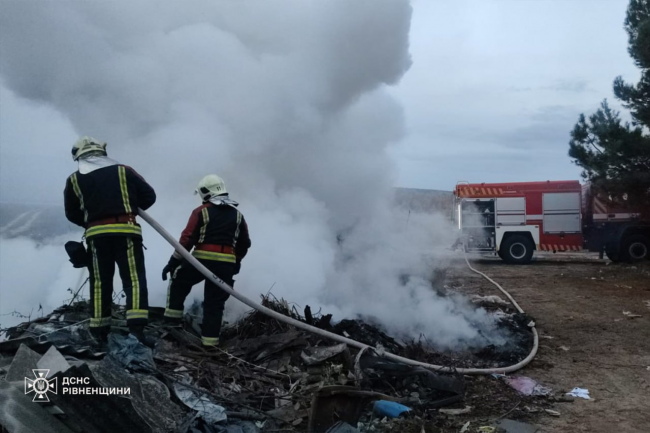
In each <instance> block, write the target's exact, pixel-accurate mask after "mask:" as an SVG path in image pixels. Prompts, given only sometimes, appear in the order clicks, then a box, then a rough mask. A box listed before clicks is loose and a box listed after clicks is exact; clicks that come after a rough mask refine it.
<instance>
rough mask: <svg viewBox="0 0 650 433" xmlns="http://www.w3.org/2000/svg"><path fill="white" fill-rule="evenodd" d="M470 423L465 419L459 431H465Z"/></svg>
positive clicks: (461, 432)
mask: <svg viewBox="0 0 650 433" xmlns="http://www.w3.org/2000/svg"><path fill="white" fill-rule="evenodd" d="M470 424H471V423H470V422H469V421H467V422H466V423H465V424H463V427H462V428H461V429H460V432H459V433H465V432H466V431H467V430H469V425H470Z"/></svg>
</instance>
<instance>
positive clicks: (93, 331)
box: [89, 326, 111, 352]
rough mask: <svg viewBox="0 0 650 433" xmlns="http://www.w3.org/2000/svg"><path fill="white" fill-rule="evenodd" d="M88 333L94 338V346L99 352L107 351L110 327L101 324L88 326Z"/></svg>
mask: <svg viewBox="0 0 650 433" xmlns="http://www.w3.org/2000/svg"><path fill="white" fill-rule="evenodd" d="M89 330H90V335H92V336H93V338H94V339H95V344H94V346H95V348H96V349H97V350H98V351H100V352H107V351H108V334H109V332H111V328H110V327H108V326H102V327H101V328H89Z"/></svg>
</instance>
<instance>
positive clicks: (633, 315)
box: [623, 311, 643, 319]
mask: <svg viewBox="0 0 650 433" xmlns="http://www.w3.org/2000/svg"><path fill="white" fill-rule="evenodd" d="M623 315H624V316H627V318H628V319H636V318H637V317H643V316H642V315H640V314H634V313H632V312H631V311H623Z"/></svg>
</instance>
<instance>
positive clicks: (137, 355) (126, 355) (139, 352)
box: [108, 333, 155, 372]
mask: <svg viewBox="0 0 650 433" xmlns="http://www.w3.org/2000/svg"><path fill="white" fill-rule="evenodd" d="M108 354H109V356H110V357H112V358H113V359H115V360H116V361H117V362H119V363H120V364H121V365H122V366H124V367H125V368H128V369H129V370H132V371H140V372H153V371H154V370H155V364H154V361H153V353H152V351H151V349H149V348H148V347H147V346H145V345H144V344H142V343H140V342H139V341H138V339H137V338H135V337H134V336H133V335H131V334H129V335H128V336H126V337H124V336H122V335H119V334H115V333H111V334H110V335H109V337H108Z"/></svg>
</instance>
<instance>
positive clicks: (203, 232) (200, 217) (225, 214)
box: [162, 174, 251, 347]
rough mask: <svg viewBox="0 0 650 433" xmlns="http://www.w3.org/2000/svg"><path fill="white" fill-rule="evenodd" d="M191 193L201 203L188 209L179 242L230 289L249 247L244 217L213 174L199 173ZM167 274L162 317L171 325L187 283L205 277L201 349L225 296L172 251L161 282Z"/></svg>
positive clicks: (211, 341)
mask: <svg viewBox="0 0 650 433" xmlns="http://www.w3.org/2000/svg"><path fill="white" fill-rule="evenodd" d="M194 193H195V194H199V195H200V196H201V199H202V201H203V203H202V204H201V206H199V207H197V208H196V209H194V211H192V214H191V215H190V219H189V222H188V223H187V227H185V230H183V233H182V234H181V238H180V243H181V245H183V247H184V248H185V249H186V250H188V251H190V250H192V248H194V251H192V255H193V256H194V257H196V258H197V259H198V260H199V261H200V262H201V263H202V264H203V265H205V267H206V268H208V269H209V270H210V271H211V272H213V273H214V274H215V275H216V276H218V277H219V278H220V279H222V280H223V281H224V282H226V284H228V285H230V286H231V287H232V286H233V284H234V280H233V276H234V275H236V274H237V273H239V269H240V267H241V261H242V259H243V258H244V256H246V253H247V252H248V249H249V248H250V246H251V241H250V237H249V235H248V226H247V225H246V220H244V216H243V215H242V213H241V212H240V211H239V210H238V209H237V205H238V203H237V202H236V201H234V200H232V199H230V197H229V195H228V191H227V190H226V185H225V184H224V182H223V179H221V178H220V177H219V176H217V175H215V174H210V175H207V176H205V177H204V178H203V179H202V180H201V182H199V185H198V187H197V189H196V191H195V192H194ZM167 274H171V279H170V282H169V288H168V291H167V308H166V309H165V317H166V319H167V320H168V321H169V322H172V323H174V322H176V323H178V322H180V320H181V319H182V317H183V308H184V303H185V298H187V295H189V293H190V291H191V290H192V286H194V285H195V284H198V283H200V282H201V281H203V280H205V289H204V295H203V296H204V298H203V325H202V329H201V340H202V343H203V346H205V347H210V346H217V345H218V344H219V334H220V332H221V320H222V318H223V309H224V304H225V303H226V300H227V299H228V297H229V296H230V295H228V293H226V292H225V291H223V290H221V289H220V288H219V287H218V286H217V285H216V284H215V283H214V282H212V281H211V280H210V279H206V278H205V276H204V275H203V274H202V273H201V272H199V271H198V270H197V269H196V268H194V266H192V265H191V264H189V263H188V262H187V261H183V260H181V255H180V254H179V253H178V252H177V251H174V254H173V255H172V256H171V258H170V259H169V263H167V265H166V266H165V267H164V269H163V272H162V278H163V281H165V280H167Z"/></svg>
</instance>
